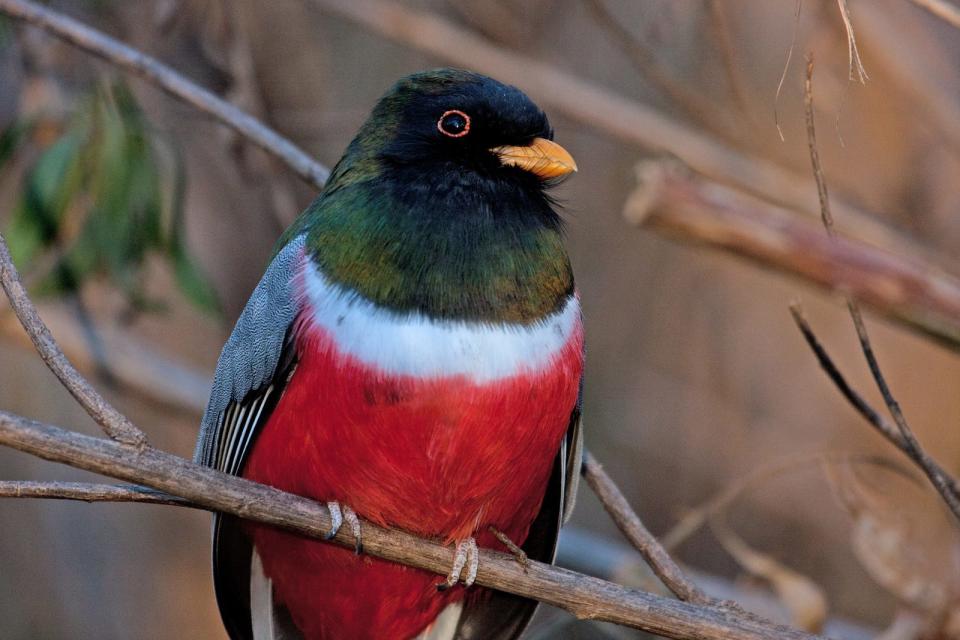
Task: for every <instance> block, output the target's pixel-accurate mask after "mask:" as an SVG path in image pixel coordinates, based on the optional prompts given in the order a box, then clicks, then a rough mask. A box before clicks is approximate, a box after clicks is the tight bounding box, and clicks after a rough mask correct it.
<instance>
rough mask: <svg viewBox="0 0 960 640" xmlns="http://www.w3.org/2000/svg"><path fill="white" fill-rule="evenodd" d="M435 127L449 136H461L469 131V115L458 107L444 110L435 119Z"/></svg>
mask: <svg viewBox="0 0 960 640" xmlns="http://www.w3.org/2000/svg"><path fill="white" fill-rule="evenodd" d="M437 129H439V130H440V133H442V134H443V135H445V136H448V137H450V138H462V137H463V136H465V135H467V134H468V133H470V116H468V115H467V114H465V113H464V112H463V111H460V110H458V109H451V110H450V111H444V113H443V115H442V116H440V119H439V120H437Z"/></svg>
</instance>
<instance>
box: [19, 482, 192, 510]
mask: <svg viewBox="0 0 960 640" xmlns="http://www.w3.org/2000/svg"><path fill="white" fill-rule="evenodd" d="M0 498H44V499H55V500H79V501H81V502H146V503H149V504H168V505H174V506H178V507H195V508H200V507H196V505H194V504H193V503H191V502H190V501H188V500H184V499H183V498H178V497H177V496H172V495H170V494H169V493H164V492H162V491H156V490H154V489H150V488H148V487H141V486H137V485H133V484H92V483H89V482H31V481H27V480H0Z"/></svg>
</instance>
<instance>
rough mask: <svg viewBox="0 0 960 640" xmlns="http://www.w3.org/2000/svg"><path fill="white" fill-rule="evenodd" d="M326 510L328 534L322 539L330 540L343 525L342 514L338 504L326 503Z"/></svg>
mask: <svg viewBox="0 0 960 640" xmlns="http://www.w3.org/2000/svg"><path fill="white" fill-rule="evenodd" d="M327 509H329V510H330V533H328V534H327V535H325V536H324V537H323V539H324V540H331V539H333V537H334V536H335V535H337V532H338V531H340V527H341V526H342V525H343V513H341V512H340V503H339V502H328V503H327Z"/></svg>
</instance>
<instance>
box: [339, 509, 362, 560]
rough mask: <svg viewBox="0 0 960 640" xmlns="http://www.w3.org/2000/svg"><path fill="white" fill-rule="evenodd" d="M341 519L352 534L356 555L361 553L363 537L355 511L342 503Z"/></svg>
mask: <svg viewBox="0 0 960 640" xmlns="http://www.w3.org/2000/svg"><path fill="white" fill-rule="evenodd" d="M343 519H344V521H345V522H346V523H347V524H348V525H350V533H352V534H353V543H354V544H353V549H354V551H356V553H357V555H360V554H361V553H363V538H362V537H361V535H360V518H358V517H357V512H356V511H354V510H353V509H351V508H350V507H348V506H346V505H344V507H343Z"/></svg>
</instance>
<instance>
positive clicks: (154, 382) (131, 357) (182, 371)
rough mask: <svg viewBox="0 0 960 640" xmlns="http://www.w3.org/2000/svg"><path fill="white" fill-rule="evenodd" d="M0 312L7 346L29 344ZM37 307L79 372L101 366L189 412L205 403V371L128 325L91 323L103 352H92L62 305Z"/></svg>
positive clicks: (129, 387) (130, 387) (131, 387)
mask: <svg viewBox="0 0 960 640" xmlns="http://www.w3.org/2000/svg"><path fill="white" fill-rule="evenodd" d="M4 311H7V310H6V309H3V310H0V338H5V337H6V338H9V340H10V344H11V345H16V346H23V347H25V348H29V349H33V345H32V343H31V342H30V338H29V336H27V335H26V334H25V333H24V332H23V328H22V327H21V325H20V322H19V320H18V319H17V318H16V316H15V315H14V314H13V313H12V312H9V313H4ZM38 311H39V312H40V313H41V314H42V317H43V320H44V323H45V324H46V325H47V327H48V328H49V329H50V332H51V333H52V334H53V335H55V336H56V337H57V345H58V346H59V347H60V349H61V350H62V351H63V353H64V355H66V357H67V358H68V359H69V360H70V362H72V363H73V365H74V366H75V367H76V368H77V369H78V370H80V371H81V372H84V373H85V374H87V375H90V372H91V371H96V370H98V369H100V368H106V370H107V371H109V372H110V375H111V377H112V379H113V381H115V382H118V383H119V384H120V385H121V387H122V390H123V391H132V392H135V393H137V394H140V395H141V396H142V397H144V398H150V399H151V400H153V401H156V402H162V403H164V404H166V405H168V406H172V407H176V408H178V409H183V410H187V411H190V412H191V413H197V414H199V413H202V412H203V410H204V408H206V406H207V398H208V397H209V396H210V376H209V373H208V372H206V371H201V370H200V369H198V368H197V367H195V366H193V365H191V364H188V363H186V362H182V361H178V360H175V359H174V358H171V357H170V356H168V355H167V354H164V353H160V352H159V351H157V350H156V349H154V348H151V347H150V346H148V345H146V344H144V343H143V341H142V339H140V338H139V337H138V336H136V335H135V334H134V333H132V332H131V331H130V330H129V329H127V328H125V327H122V326H117V325H113V324H111V325H102V324H99V323H98V324H96V328H95V329H96V332H97V335H98V336H99V338H100V339H101V340H102V341H103V352H102V353H94V352H93V350H92V348H91V346H90V342H89V340H87V339H86V338H85V337H84V334H83V329H82V328H81V327H80V326H79V323H78V320H77V318H76V315H75V314H73V313H71V312H70V311H69V309H67V308H66V306H65V305H63V304H61V303H53V302H51V303H47V304H39V305H38Z"/></svg>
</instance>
